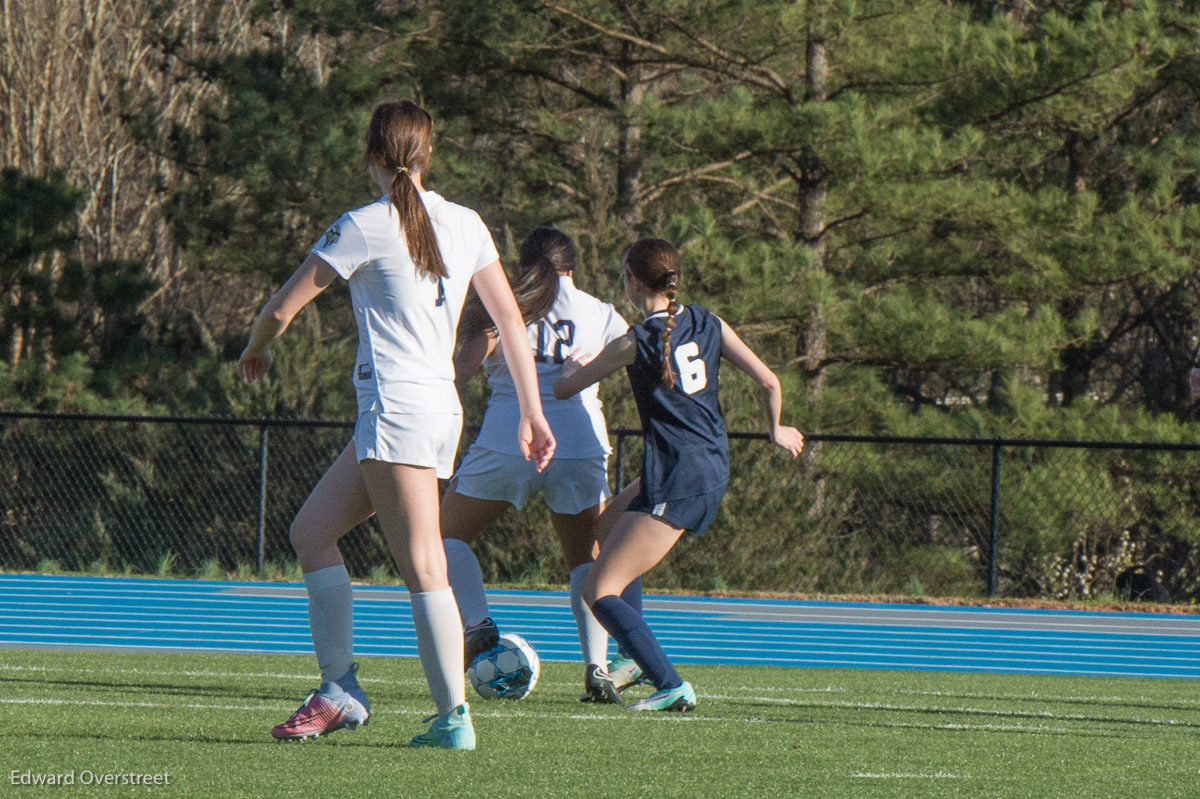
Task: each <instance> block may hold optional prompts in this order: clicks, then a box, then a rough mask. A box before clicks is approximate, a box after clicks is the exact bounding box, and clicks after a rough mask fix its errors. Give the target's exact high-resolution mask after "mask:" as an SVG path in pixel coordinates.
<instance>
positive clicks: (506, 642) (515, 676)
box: [467, 633, 542, 699]
mask: <svg viewBox="0 0 1200 799" xmlns="http://www.w3.org/2000/svg"><path fill="white" fill-rule="evenodd" d="M541 669H542V663H541V660H540V659H539V658H538V655H537V652H534V651H533V647H532V646H530V645H529V642H528V641H526V640H525V639H524V638H522V637H521V636H519V635H513V634H512V633H504V634H503V635H501V636H500V643H498V644H497V645H496V646H494V647H492V648H491V649H489V650H488V651H486V652H484V653H483V654H481V655H479V657H477V658H475V660H474V661H472V662H471V665H470V667H469V668H468V669H467V679H468V680H470V681H471V685H474V686H475V690H476V691H477V692H478V693H479V695H480V696H482V697H483V698H484V699H524V698H525V697H527V696H529V694H530V693H532V692H533V688H534V686H535V685H537V681H538V674H540V673H541Z"/></svg>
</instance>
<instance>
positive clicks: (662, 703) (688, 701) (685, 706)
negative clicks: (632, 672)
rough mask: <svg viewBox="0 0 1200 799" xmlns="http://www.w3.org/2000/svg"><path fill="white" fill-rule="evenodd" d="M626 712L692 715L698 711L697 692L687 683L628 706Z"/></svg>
mask: <svg viewBox="0 0 1200 799" xmlns="http://www.w3.org/2000/svg"><path fill="white" fill-rule="evenodd" d="M625 709H626V710H665V711H669V712H671V711H673V712H675V713H691V712H692V711H693V710H695V709H696V692H695V691H694V690H692V684H691V683H690V682H685V683H683V684H682V685H680V686H679V687H678V688H666V689H664V690H662V691H658V692H657V693H653V694H650V696H648V697H646V698H645V699H639V700H638V701H636V702H634V703H632V704H629V705H626V706H625Z"/></svg>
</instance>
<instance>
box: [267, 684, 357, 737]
mask: <svg viewBox="0 0 1200 799" xmlns="http://www.w3.org/2000/svg"><path fill="white" fill-rule="evenodd" d="M370 717H371V711H370V710H369V709H368V708H367V707H365V706H364V705H363V703H362V702H360V701H358V700H357V699H355V698H354V697H353V696H351V695H350V694H348V693H343V694H342V695H341V696H339V697H337V698H333V697H329V696H326V695H325V694H322V693H320V692H319V691H312V692H311V693H310V694H309V695H308V697H307V698H305V700H304V704H303V705H301V706H300V709H299V710H297V711H296V712H295V713H293V714H292V717H291V718H290V719H288V720H287V721H285V722H283V723H282V724H276V725H275V727H274V728H273V729H272V730H271V735H273V736H275V738H276V740H279V741H304V740H307V739H309V738H319V737H320V736H322V735H329V734H330V733H331V732H337V731H338V730H342V729H347V730H353V729H355V728H356V727H358V726H360V725H363V724H366V723H367V719H369V718H370Z"/></svg>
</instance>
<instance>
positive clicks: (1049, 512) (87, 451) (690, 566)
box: [0, 412, 1200, 602]
mask: <svg viewBox="0 0 1200 799" xmlns="http://www.w3.org/2000/svg"><path fill="white" fill-rule="evenodd" d="M0 424H2V425H3V435H2V437H0V480H2V482H0V568H3V569H11V570H34V569H41V570H52V569H62V570H69V571H98V572H112V571H117V572H126V573H139V574H145V573H149V574H154V573H165V572H169V573H174V574H197V575H213V574H220V573H229V572H237V573H239V574H253V573H255V572H261V571H262V570H263V569H264V566H265V565H274V566H276V567H279V565H280V564H285V565H286V564H289V563H291V564H294V559H293V555H292V552H291V547H290V545H289V544H288V540H287V530H288V524H289V523H290V521H291V518H292V516H293V515H294V514H295V512H296V510H297V509H298V508H299V507H300V505H301V503H302V502H303V501H304V498H305V497H306V496H307V494H308V492H309V491H310V490H311V488H312V487H313V485H315V484H316V482H317V480H318V479H319V478H320V476H321V474H322V473H323V472H324V470H325V469H326V468H327V467H328V466H329V464H330V463H332V461H333V459H334V457H335V456H336V455H337V453H338V452H339V451H340V450H341V448H342V447H343V446H344V445H345V443H346V441H347V440H348V438H349V434H350V430H351V428H352V425H351V424H350V423H336V422H304V421H284V420H248V419H196V418H165V419H164V418H152V417H117V416H96V415H84V414H65V415H64V414H36V413H16V412H0ZM473 432H474V431H473V430H471V429H470V428H468V429H467V430H465V431H464V435H463V441H464V448H465V446H466V444H467V443H469V441H470V440H471V438H472V436H473ZM613 436H614V444H615V446H616V456H615V457H614V458H612V459H611V464H610V466H611V473H612V477H613V482H614V484H624V483H625V482H627V481H628V480H629V479H632V477H635V476H636V475H637V474H638V472H639V471H640V461H641V448H642V442H641V436H640V433H639V432H638V431H633V430H616V431H613ZM730 437H731V458H732V462H731V475H732V478H731V482H730V486H729V491H728V493H727V494H726V497H725V501H724V504H723V506H722V510H721V513H720V515H719V516H718V518H717V521H716V522H715V523H714V524H713V525H712V527H710V528H709V531H708V533H707V534H706V535H705V536H704V537H702V538H701V537H694V536H689V537H685V538H684V539H683V540H682V541H681V543H680V544H679V545H678V546H677V547H676V548H675V550H674V551H673V552H672V553H671V555H670V556H668V558H667V560H666V561H665V562H664V563H663V564H662V565H661V566H660V567H658V568H657V569H655V570H654V571H653V572H652V573H651V574H650V575H649V576H648V578H647V580H646V585H647V586H648V587H650V588H656V587H657V588H680V589H690V590H722V589H728V590H731V591H769V592H791V593H802V594H809V595H811V594H893V595H908V596H914V595H925V596H963V597H970V596H983V595H988V594H992V595H999V596H1010V597H1050V598H1081V597H1097V596H1100V597H1113V598H1122V597H1123V596H1128V595H1129V594H1130V592H1131V591H1132V592H1133V593H1138V592H1140V591H1142V590H1143V589H1145V590H1150V589H1153V590H1155V591H1158V590H1160V586H1161V587H1162V589H1161V590H1165V591H1166V592H1167V594H1169V596H1170V598H1171V600H1172V601H1176V602H1187V601H1194V600H1196V599H1197V598H1200V580H1198V579H1197V572H1198V568H1200V564H1198V562H1197V561H1198V555H1197V546H1196V542H1197V541H1200V523H1197V522H1196V521H1195V518H1194V517H1195V514H1194V513H1193V512H1192V510H1193V508H1195V507H1196V492H1197V489H1196V488H1195V486H1196V485H1197V483H1198V479H1200V458H1198V457H1197V450H1200V445H1166V444H1129V443H1115V442H1064V441H1027V440H1003V439H996V440H980V439H931V438H889V437H875V436H837V435H810V436H809V437H808V444H807V447H806V450H805V454H804V455H803V456H801V458H799V459H797V460H794V461H793V460H790V459H789V458H787V456H786V455H785V454H784V453H783V452H782V450H779V449H778V448H777V447H773V446H772V445H770V444H769V443H768V442H767V441H766V440H765V436H762V435H757V434H748V433H742V434H739V433H733V434H731V436H730ZM342 548H343V552H344V554H345V557H346V561H347V565H348V567H349V569H350V571H351V573H352V574H354V575H355V576H357V577H368V576H370V577H374V578H386V577H388V576H389V575H393V574H394V570H393V569H392V568H391V560H390V556H389V554H388V550H387V547H386V545H385V544H384V542H383V539H382V537H381V535H380V534H379V531H378V529H377V527H376V526H375V525H374V523H373V522H372V523H368V524H366V525H362V526H360V527H359V528H356V529H355V530H353V531H352V532H351V533H350V534H349V535H348V536H347V537H346V538H345V539H344V540H343V547H342ZM476 550H477V552H478V553H479V555H480V560H481V565H482V566H483V569H484V575H485V578H486V579H487V580H488V581H489V582H505V583H563V582H565V580H566V574H565V568H564V565H563V562H562V558H561V555H560V554H559V552H558V547H557V544H556V541H555V538H554V535H553V532H552V531H551V529H550V524H549V517H548V513H547V511H546V508H545V506H544V505H543V504H542V503H541V502H540V501H534V502H531V503H530V505H528V506H527V507H526V509H525V510H524V511H510V512H509V514H507V515H506V516H505V517H504V518H503V519H502V520H501V521H500V522H498V523H497V524H496V525H495V527H494V528H493V530H492V531H490V532H489V534H488V535H486V536H484V537H483V538H482V539H481V540H480V541H479V542H478V543H477V545H476ZM1158 598H1160V599H1161V598H1162V595H1160V596H1158Z"/></svg>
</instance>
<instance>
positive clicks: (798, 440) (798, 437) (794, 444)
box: [771, 425, 804, 458]
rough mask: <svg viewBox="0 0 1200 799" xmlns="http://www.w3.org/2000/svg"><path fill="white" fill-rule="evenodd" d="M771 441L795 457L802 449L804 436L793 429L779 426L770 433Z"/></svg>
mask: <svg viewBox="0 0 1200 799" xmlns="http://www.w3.org/2000/svg"><path fill="white" fill-rule="evenodd" d="M771 440H772V441H774V442H775V443H776V444H778V445H779V446H781V447H783V448H784V449H786V450H787V451H788V452H790V453H792V457H793V458H794V457H796V456H797V455H799V454H800V452H801V451H802V450H803V449H804V434H803V433H801V432H800V431H799V430H797V429H796V428H794V427H788V426H787V425H779V427H776V428H775V429H774V430H772V431H771Z"/></svg>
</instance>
